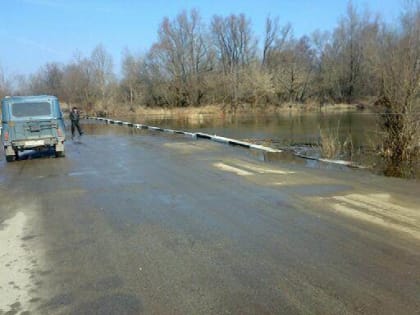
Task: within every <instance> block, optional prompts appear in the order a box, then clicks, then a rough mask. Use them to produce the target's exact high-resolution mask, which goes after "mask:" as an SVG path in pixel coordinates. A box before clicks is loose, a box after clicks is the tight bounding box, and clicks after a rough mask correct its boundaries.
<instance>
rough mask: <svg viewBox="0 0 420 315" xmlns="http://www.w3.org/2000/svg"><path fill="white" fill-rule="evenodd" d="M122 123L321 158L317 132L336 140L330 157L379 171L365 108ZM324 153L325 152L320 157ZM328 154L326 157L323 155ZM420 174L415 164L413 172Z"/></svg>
mask: <svg viewBox="0 0 420 315" xmlns="http://www.w3.org/2000/svg"><path fill="white" fill-rule="evenodd" d="M118 119H122V120H125V121H130V122H135V123H143V124H146V125H152V126H158V127H162V128H170V129H176V130H184V131H191V132H205V133H208V134H212V135H218V136H224V137H230V138H234V139H239V140H245V141H249V142H254V143H258V144H263V145H266V146H270V147H273V148H279V149H283V150H290V151H292V152H294V153H298V154H300V155H306V156H310V157H321V155H322V154H321V152H320V143H321V138H320V135H321V133H323V134H329V135H332V136H333V137H334V138H337V139H338V142H339V143H340V144H341V146H342V149H341V151H340V153H339V154H338V155H337V156H335V157H334V158H335V159H341V160H347V161H352V162H353V163H354V164H355V165H360V166H362V167H366V168H369V169H371V170H372V171H374V172H376V173H379V174H380V173H381V172H382V169H381V168H380V165H382V163H381V160H380V157H379V156H378V154H377V153H378V150H377V147H378V144H379V143H380V137H381V130H380V126H379V124H378V116H377V115H376V114H374V113H371V112H368V111H336V112H311V113H301V112H295V111H291V112H286V113H270V114H266V115H264V114H259V115H226V114H222V113H221V114H218V115H204V114H201V115H194V116H183V117H167V116H166V117H162V116H148V117H144V116H143V117H142V116H125V117H118ZM324 157H325V156H324ZM328 158H331V157H328ZM415 174H416V176H415V177H416V178H420V166H418V167H417V170H415Z"/></svg>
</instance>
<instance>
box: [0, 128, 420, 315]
mask: <svg viewBox="0 0 420 315" xmlns="http://www.w3.org/2000/svg"><path fill="white" fill-rule="evenodd" d="M84 127H85V130H86V131H87V134H88V135H87V136H85V137H84V138H83V139H81V141H74V142H72V141H69V142H68V143H67V147H66V150H67V157H66V158H62V159H60V158H57V159H56V158H53V157H49V156H48V154H43V155H41V156H38V155H36V154H35V155H29V156H27V155H24V156H22V160H20V161H17V162H13V163H8V164H7V163H6V162H5V160H4V156H3V155H1V156H0V200H1V206H0V209H1V210H0V314H6V313H7V312H9V313H7V314H419V313H420V311H419V310H420V208H419V204H420V195H419V192H420V184H419V183H418V182H413V181H406V180H399V179H389V178H388V179H387V178H383V177H378V176H375V175H372V174H369V173H367V172H363V171H357V170H348V169H347V170H342V171H339V170H334V169H328V168H318V169H317V168H308V167H305V165H304V164H303V162H302V161H299V160H296V159H294V158H290V159H287V158H284V160H282V159H280V160H279V161H276V162H263V161H260V160H261V157H260V156H259V154H254V153H251V152H249V151H247V150H246V149H241V148H236V147H229V146H226V145H222V144H218V143H214V142H209V141H205V140H193V139H189V138H186V137H184V136H172V135H164V134H160V133H158V134H153V133H150V132H145V131H137V130H134V129H129V128H127V127H121V126H103V125H98V124H92V125H85V126H84Z"/></svg>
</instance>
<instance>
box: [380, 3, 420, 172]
mask: <svg viewBox="0 0 420 315" xmlns="http://www.w3.org/2000/svg"><path fill="white" fill-rule="evenodd" d="M382 32H383V33H382V36H381V37H382V41H381V42H380V45H379V49H378V54H379V58H378V59H377V61H378V63H377V64H376V66H377V73H378V75H379V80H380V82H381V84H380V94H379V98H378V100H377V102H376V104H377V105H380V106H381V107H380V109H381V111H383V114H382V115H381V125H382V127H383V130H384V132H385V134H384V137H383V138H382V140H383V143H382V145H383V147H382V155H383V157H384V158H385V160H386V162H387V164H386V169H385V172H386V173H387V174H389V175H405V176H407V175H409V174H410V173H411V172H412V171H413V166H414V164H415V163H417V162H418V160H419V158H420V114H419V111H420V2H417V3H411V5H409V6H408V7H407V9H406V11H405V13H404V14H403V15H402V17H401V28H400V30H399V31H393V30H389V29H388V28H387V27H386V26H384V27H383V31H382Z"/></svg>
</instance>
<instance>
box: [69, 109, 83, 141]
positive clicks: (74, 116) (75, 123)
mask: <svg viewBox="0 0 420 315" xmlns="http://www.w3.org/2000/svg"><path fill="white" fill-rule="evenodd" d="M79 119H80V113H79V110H78V109H77V107H73V108H72V110H71V112H70V120H71V138H72V139H73V138H74V129H75V128H77V132H78V133H79V136H81V135H82V134H83V131H82V129H81V128H80V125H79Z"/></svg>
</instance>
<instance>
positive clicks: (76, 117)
mask: <svg viewBox="0 0 420 315" xmlns="http://www.w3.org/2000/svg"><path fill="white" fill-rule="evenodd" d="M79 118H80V114H79V112H78V111H76V112H74V111H71V112H70V120H71V121H74V122H78V121H79Z"/></svg>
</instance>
